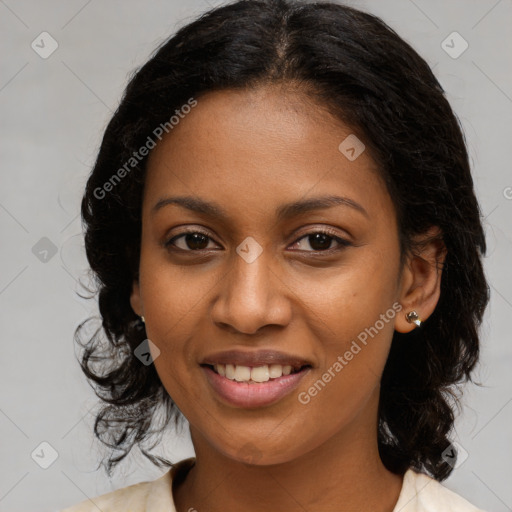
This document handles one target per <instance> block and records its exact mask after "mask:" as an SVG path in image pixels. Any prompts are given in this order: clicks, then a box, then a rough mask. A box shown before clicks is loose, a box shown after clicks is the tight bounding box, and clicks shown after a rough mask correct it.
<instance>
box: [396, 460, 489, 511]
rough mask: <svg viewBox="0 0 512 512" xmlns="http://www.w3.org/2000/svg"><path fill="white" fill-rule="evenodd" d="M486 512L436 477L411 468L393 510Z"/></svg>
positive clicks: (405, 476) (406, 474)
mask: <svg viewBox="0 0 512 512" xmlns="http://www.w3.org/2000/svg"><path fill="white" fill-rule="evenodd" d="M398 511H400V512H484V511H483V510H481V509H479V508H477V507H475V506H474V505H472V504H471V503H469V501H467V500H466V499H464V498H463V497H462V496H460V495H459V494H457V493H455V492H454V491H452V490H450V489H448V488H447V487H445V486H444V485H442V484H441V483H439V482H438V481H437V480H435V479H434V478H431V477H430V476H428V475H425V474H423V473H416V472H415V471H413V470H412V469H409V470H408V471H407V472H406V473H405V475H404V481H403V485H402V491H401V493H400V496H399V498H398V502H397V504H396V506H395V508H394V510H393V512H398Z"/></svg>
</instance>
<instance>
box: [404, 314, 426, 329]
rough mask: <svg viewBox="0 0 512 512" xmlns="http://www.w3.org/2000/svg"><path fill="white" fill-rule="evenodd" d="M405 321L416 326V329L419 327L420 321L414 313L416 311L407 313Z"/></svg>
mask: <svg viewBox="0 0 512 512" xmlns="http://www.w3.org/2000/svg"><path fill="white" fill-rule="evenodd" d="M405 319H406V320H407V321H408V322H409V323H410V324H416V325H417V326H418V327H421V323H422V320H421V318H420V317H419V315H418V313H416V311H414V310H413V311H409V313H407V314H406V315H405Z"/></svg>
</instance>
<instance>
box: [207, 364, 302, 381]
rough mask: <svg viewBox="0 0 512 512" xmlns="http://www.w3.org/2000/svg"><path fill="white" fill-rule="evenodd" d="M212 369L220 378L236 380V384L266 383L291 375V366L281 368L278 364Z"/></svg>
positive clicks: (225, 365)
mask: <svg viewBox="0 0 512 512" xmlns="http://www.w3.org/2000/svg"><path fill="white" fill-rule="evenodd" d="M214 369H215V371H216V372H217V373H218V374H219V375H221V376H222V377H226V378H228V379H230V380H236V381H237V382H267V381H268V380H269V379H277V378H279V377H282V376H283V375H290V373H292V367H291V365H285V366H282V365H280V364H271V365H267V364H265V365H263V366H256V367H250V366H242V365H234V364H216V365H214Z"/></svg>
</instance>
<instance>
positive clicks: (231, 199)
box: [143, 86, 390, 213]
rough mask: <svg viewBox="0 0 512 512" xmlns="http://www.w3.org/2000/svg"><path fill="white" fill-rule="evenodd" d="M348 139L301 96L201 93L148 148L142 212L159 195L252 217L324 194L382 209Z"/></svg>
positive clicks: (367, 168) (370, 171) (280, 91)
mask: <svg viewBox="0 0 512 512" xmlns="http://www.w3.org/2000/svg"><path fill="white" fill-rule="evenodd" d="M355 137H356V136H355V134H353V133H352V130H351V129H350V128H349V127H348V126H346V125H344V124H343V123H341V121H339V120H338V119H337V118H335V117H334V116H332V115H331V114H330V113H329V112H328V111H327V109H326V108H324V107H322V106H321V105H319V104H317V103H315V102H313V101H312V100H311V99H310V98H309V97H308V96H306V95H305V94H304V93H301V92H300V91H296V90H287V89H285V88H283V87H281V86H273V87H268V86H267V87H259V88H255V89H251V90H223V91H216V92H210V93H207V94H205V95H203V96H201V97H199V98H198V99H197V105H196V106H195V107H194V108H193V109H191V110H190V111H189V113H187V114H182V116H181V119H180V121H179V123H178V124H177V125H175V126H174V127H173V129H172V131H170V133H169V134H167V135H165V136H164V137H163V139H162V141H161V142H159V143H158V144H157V146H156V148H154V149H153V150H152V151H151V153H150V156H149V159H148V164H147V175H146V186H145V199H144V205H143V207H144V210H145V211H146V213H149V209H150V208H151V207H152V206H154V204H155V203H156V202H157V201H158V200H159V199H161V198H162V196H163V195H165V194H166V193H168V194H169V195H170V194H172V195H187V196H192V195H197V196H200V197H202V198H211V199H214V201H215V202H216V203H221V204H224V205H225V206H226V208H225V209H228V210H229V208H230V207H231V208H233V210H236V209H240V208H241V207H243V209H244V211H245V212H248V211H249V210H250V211H252V212H253V213H254V212H259V211H262V210H263V209H265V210H266V209H268V207H269V206H270V205H271V204H272V205H274V206H277V205H278V204H281V203H283V202H287V201H293V200H296V199H297V198H298V197H305V196H308V195H312V196H316V195H321V194H326V193H328V194H333V193H339V194H340V195H343V196H348V197H352V198H353V199H354V200H356V201H358V202H364V203H365V204H367V205H368V206H369V208H370V209H374V210H379V209H380V210H381V211H382V210H383V209H389V208H390V198H389V196H388V194H387V190H386V187H385V184H384V182H383V180H382V179H381V178H380V174H379V171H378V169H377V166H376V164H375V162H374V161H373V160H372V158H371V157H370V155H369V154H368V151H366V150H363V151H362V153H361V154H360V155H359V156H357V153H359V151H361V149H362V148H363V146H362V145H361V146H355V150H356V151H357V153H356V158H355V159H354V158H352V157H353V156H354V152H352V153H350V152H349V153H346V146H347V144H348V145H351V146H354V142H355V144H356V145H357V141H358V139H357V138H355ZM345 141H348V142H345ZM340 144H341V150H340ZM348 157H351V158H348ZM356 198H357V199H356Z"/></svg>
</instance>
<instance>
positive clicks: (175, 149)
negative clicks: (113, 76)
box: [66, 0, 488, 512]
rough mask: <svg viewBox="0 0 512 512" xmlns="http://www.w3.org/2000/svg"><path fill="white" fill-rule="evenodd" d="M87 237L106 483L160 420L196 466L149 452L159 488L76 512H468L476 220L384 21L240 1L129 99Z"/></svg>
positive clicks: (415, 72)
mask: <svg viewBox="0 0 512 512" xmlns="http://www.w3.org/2000/svg"><path fill="white" fill-rule="evenodd" d="M82 216H83V220H84V222H85V225H86V234H85V242H86V250H87V256H88V259H89V262H90V265H91V268H92V270H93V271H94V272H95V274H96V275H97V278H98V285H99V307H100V312H101V315H102V317H103V324H102V327H103V330H104V332H105V334H106V335H107V338H108V341H109V345H108V350H106V351H105V348H104V347H102V346H101V340H100V333H101V332H100V330H98V331H97V332H96V333H95V335H94V336H93V338H92V339H88V340H86V343H85V344H84V348H85V351H84V354H83V357H82V362H81V364H82V368H83V370H84V372H85V374H86V376H87V377H88V378H89V379H90V380H91V381H92V382H93V383H94V384H95V386H96V392H97V394H98V396H100V397H101V398H102V399H103V400H105V401H106V402H107V405H106V406H105V407H104V409H103V410H102V411H101V412H100V414H99V415H98V417H97V419H96V423H95V433H96V435H97V436H98V438H99V439H100V440H101V441H102V442H104V443H105V444H106V445H107V446H109V447H111V448H112V449H113V450H115V451H120V452H121V453H119V454H117V455H116V454H115V453H112V456H111V457H110V458H109V459H108V461H107V463H106V469H107V472H109V473H110V471H111V469H112V468H113V467H114V466H115V465H116V464H117V463H118V462H119V461H120V460H122V459H123V458H124V457H125V456H126V455H127V454H128V453H129V451H130V449H131V448H132V447H133V446H134V445H136V444H137V445H139V446H142V445H143V444H144V442H145V441H147V440H148V439H149V438H150V434H152V433H154V432H155V430H154V429H152V425H153V421H154V420H155V418H156V417H157V416H158V414H157V412H158V410H159V408H162V409H163V411H164V413H165V416H164V421H163V422H162V425H161V428H160V430H159V431H160V432H163V431H164V430H165V429H167V428H169V423H170V420H171V419H172V417H173V416H174V417H175V420H176V423H178V420H179V419H180V418H183V417H185V418H186V419H187V420H188V422H189V424H190V434H191V438H192V441H193V444H194V449H195V454H196V456H195V457H194V458H190V459H186V460H184V461H180V462H179V463H177V464H171V462H169V461H167V460H166V459H164V458H161V457H156V456H154V455H152V454H150V453H149V450H144V449H143V453H144V454H145V455H146V456H147V457H148V458H149V459H150V460H152V461H153V462H154V463H155V464H158V465H165V466H169V465H171V466H172V468H171V470H170V471H168V472H167V473H165V474H164V475H163V476H162V477H161V478H159V479H157V480H155V481H153V482H142V483H139V484H136V485H133V486H129V487H126V488H123V489H119V490H117V491H114V492H111V493H108V494H106V495H103V496H100V497H96V498H94V499H93V500H87V501H85V502H83V503H81V504H79V505H76V506H75V507H71V508H68V509H66V510H67V511H68V512H71V511H72V512H78V511H89V510H91V511H92V510H97V508H98V507H99V508H100V509H101V510H104V511H106V510H109V511H110V510H112V511H113V510H133V511H135V510H137V511H139V510H141V511H142V510H150V511H156V510H169V511H171V510H173V511H177V512H185V511H189V512H190V511H194V510H197V511H203V510H204V511H210V512H215V511H219V510H223V511H225V510H244V511H245V512H253V511H263V510H265V511H266V510H280V511H281V510H282V511H295V510H297V511H302V510H307V511H309V512H317V511H322V512H326V511H341V510H347V511H348V510H359V511H363V510H368V511H370V510H371V511H382V512H385V511H388V512H390V511H395V512H398V511H403V512H412V511H420V510H422V511H436V512H440V511H445V510H446V511H477V510H478V509H477V508H475V507H474V506H472V505H471V504H470V503H468V502H467V501H466V500H465V499H464V498H462V497H460V496H458V495H457V494H455V493H453V492H452V491H450V490H448V489H447V488H445V487H444V486H442V484H441V483H440V482H441V481H442V480H443V479H445V478H446V477H447V476H448V475H449V474H450V472H451V470H452V468H453V465H454V460H455V457H456V455H455V452H456V450H455V448H454V446H453V445H452V444H451V442H450V438H449V434H450V432H451V430H452V427H453V421H454V413H453V411H452V408H451V403H452V402H453V400H455V397H456V391H457V387H456V385H457V384H459V383H461V382H463V381H464V380H467V379H470V378H471V371H472V369H473V368H474V366H475V364H476V362H477V360H478V353H479V340H478V332H477V329H478V326H479V324H480V322H481V319H482V315H483V312H484V309H485V306H486V304H487V302H488V287H487V283H486V280H485V276H484V273H483V270H482V263H481V257H482V255H483V254H484V253H485V238H484V233H483V230H482V225H481V222H480V211H479V206H478V203H477V200H476V198H475V195H474V191H473V183H472V178H471V174H470V168H469V164H468V156H467V152H466V147H465V143H464V138H463V135H462V133H461V129H460V127H459V124H458V121H457V119H456V117H455V115H454V113H453V112H452V110H451V108H450V106H449V104H448V102H447V100H446V99H445V96H444V94H443V90H442V88H441V86H440V85H439V83H438V82H437V80H436V79H435V77H434V75H433V74H432V72H431V70H430V69H429V67H428V65H427V64H426V63H425V61H424V60H423V59H422V58H421V57H419V56H418V55H417V54H416V52H415V51H414V50H413V49H412V48H411V47H410V46H409V45H408V44H407V43H405V42H404V41H403V40H402V39H400V37H398V36H397V34H396V33H395V32H394V31H392V30H391V29H390V28H389V27H388V26H387V25H385V24H384V23H383V22H382V21H381V20H380V19H378V18H376V17H374V16H371V15H369V14H366V13H363V12H360V11H358V10H355V9H352V8H349V7H345V6H341V5H336V4H332V3H320V4H307V3H301V2H296V1H291V0H290V1H286V0H274V1H272V0H267V1H266V0H251V1H238V2H234V3H231V4H229V5H226V6H223V7H220V8H217V9H213V10H211V11H210V12H208V13H206V14H205V15H203V16H202V17H200V18H199V19H198V20H196V21H194V22H193V23H191V24H189V25H188V26H186V27H184V28H182V29H181V30H179V31H178V33H177V34H176V35H175V36H174V37H172V38H171V39H169V40H168V41H167V42H166V43H165V44H163V45H162V46H161V48H159V49H158V51H157V52H156V53H155V55H154V56H153V57H152V58H151V59H150V60H149V62H147V63H146V64H145V65H144V66H143V67H142V68H141V69H140V70H139V71H138V72H137V73H136V75H135V76H134V77H133V78H132V80H131V82H130V83H129V85H128V87H127V89H126V91H125V94H124V97H123V99H122V101H121V104H120V106H119V108H118V110H117V112H116V113H115V115H114V116H113V118H112V120H111V121H110V123H109V125H108V127H107V129H106V132H105V135H104V138H103V142H102V145H101V148H100V151H99V155H98V159H97V162H96V164H95V166H94V169H93V171H92V174H91V175H90V177H89V180H88V183H87V188H86V191H85V196H84V198H83V202H82ZM82 327H83V326H80V327H79V329H78V330H77V339H78V340H79V339H80V337H79V334H80V332H81V329H82ZM98 361H99V362H100V365H99V366H98V365H97V362H98ZM93 363H95V364H94V365H93ZM155 444H156V443H155ZM155 444H153V445H152V446H151V447H150V448H153V447H154V446H155Z"/></svg>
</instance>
